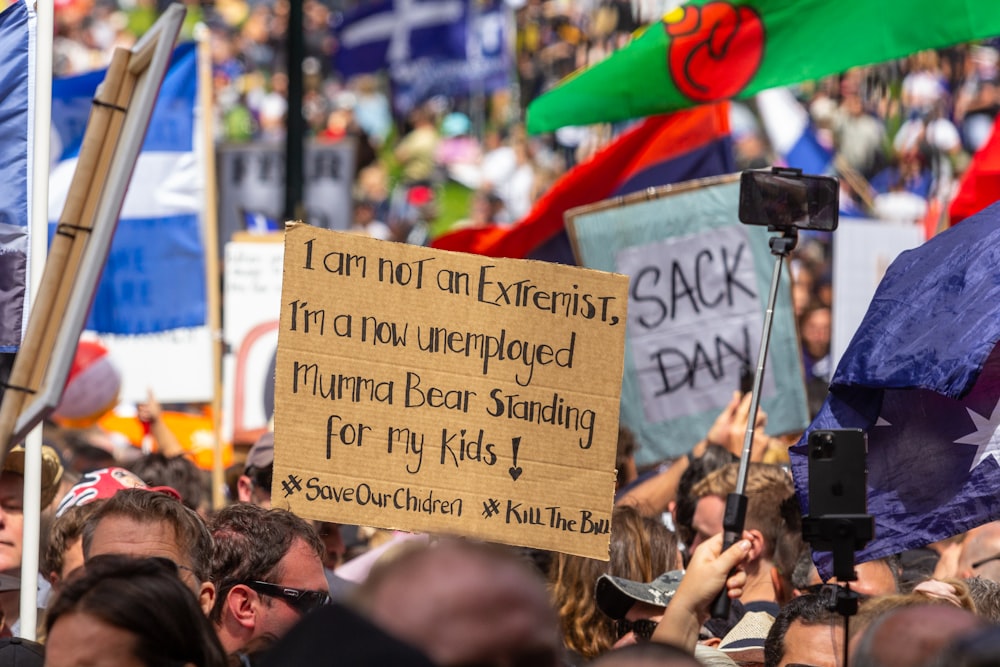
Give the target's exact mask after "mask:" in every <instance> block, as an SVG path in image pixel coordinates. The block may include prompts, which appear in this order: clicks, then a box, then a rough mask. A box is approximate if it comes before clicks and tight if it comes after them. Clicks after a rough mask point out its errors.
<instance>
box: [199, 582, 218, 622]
mask: <svg viewBox="0 0 1000 667" xmlns="http://www.w3.org/2000/svg"><path fill="white" fill-rule="evenodd" d="M198 604H199V605H200V606H201V611H202V612H203V613H204V614H205V616H208V615H209V614H211V613H212V607H213V606H215V584H213V583H212V582H210V581H204V582H202V584H201V588H200V589H199V590H198Z"/></svg>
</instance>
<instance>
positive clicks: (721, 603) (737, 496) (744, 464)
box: [712, 229, 799, 618]
mask: <svg viewBox="0 0 1000 667" xmlns="http://www.w3.org/2000/svg"><path fill="white" fill-rule="evenodd" d="M798 238H799V234H798V230H796V229H786V230H783V233H782V235H781V236H775V237H772V238H771V240H770V245H771V253H772V254H774V255H775V259H774V270H773V271H772V272H771V290H770V292H769V294H768V297H767V310H766V311H765V312H764V328H763V331H762V333H761V337H760V350H759V351H758V353H757V372H756V373H754V377H753V390H752V391H751V393H750V413H749V415H748V416H747V430H746V436H745V437H744V438H743V452H742V454H741V456H740V467H739V472H738V474H737V476H736V489H735V490H734V491H733V493H730V494H729V496H728V497H727V498H726V510H725V513H724V514H723V517H722V527H723V538H722V550H723V551H725V550H726V549H728V548H729V547H731V546H733V545H734V544H736V542H737V541H738V540H739V539H740V536H741V535H742V534H743V526H744V524H745V520H746V513H747V497H746V493H745V491H746V485H747V472H748V471H749V468H750V453H751V450H752V448H753V433H754V422H755V421H757V410H758V408H759V406H760V388H761V385H762V384H763V382H764V363H765V361H766V360H767V348H768V346H769V344H770V342H771V324H772V323H773V321H774V304H775V302H777V300H778V286H779V284H780V283H781V265H782V264H783V263H784V261H785V257H787V256H788V253H790V252H791V251H792V249H793V248H795V244H796V243H797V242H798ZM712 616H713V618H726V617H727V616H729V597H728V596H727V595H726V591H725V589H723V590H722V592H721V593H720V594H719V597H717V598H716V599H715V602H714V603H713V605H712Z"/></svg>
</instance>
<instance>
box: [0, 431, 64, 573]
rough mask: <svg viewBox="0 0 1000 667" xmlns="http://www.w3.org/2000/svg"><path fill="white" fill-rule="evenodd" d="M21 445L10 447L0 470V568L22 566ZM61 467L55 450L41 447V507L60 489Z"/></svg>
mask: <svg viewBox="0 0 1000 667" xmlns="http://www.w3.org/2000/svg"><path fill="white" fill-rule="evenodd" d="M24 455H25V452H24V447H22V446H21V445H17V446H16V447H13V448H12V449H11V450H10V451H9V452H7V456H6V457H5V458H4V461H3V468H2V469H0V571H6V570H16V569H17V568H19V567H20V566H21V556H22V554H23V549H24ZM62 474H63V467H62V463H60V462H59V456H58V455H57V454H56V451H55V450H54V449H52V448H51V447H49V446H48V445H43V446H42V490H41V506H42V508H43V509H44V508H46V507H48V506H49V505H50V504H51V503H52V501H53V499H54V498H55V495H56V492H57V491H58V490H59V480H60V479H62Z"/></svg>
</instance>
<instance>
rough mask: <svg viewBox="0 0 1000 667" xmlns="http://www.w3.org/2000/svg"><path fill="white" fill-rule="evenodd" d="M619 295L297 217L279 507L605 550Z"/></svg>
mask: <svg viewBox="0 0 1000 667" xmlns="http://www.w3.org/2000/svg"><path fill="white" fill-rule="evenodd" d="M626 289H627V280H626V279H625V277H624V276H616V275H612V274H607V273H602V272H597V271H591V270H587V269H581V268H579V267H567V266H559V265H555V264H548V263H543V262H530V261H523V260H506V259H489V258H484V257H479V256H473V255H466V254H462V253H452V252H444V251H439V250H432V249H428V248H423V247H416V246H411V245H403V244H395V243H387V242H382V241H376V240H373V239H370V238H367V237H362V236H358V235H353V234H346V233H338V232H330V231H326V230H321V229H317V228H314V227H309V226H306V225H292V226H290V227H289V228H288V229H287V231H286V234H285V261H284V281H283V286H282V299H281V304H282V308H281V321H280V328H279V332H278V358H277V366H276V374H275V378H276V379H275V429H274V432H275V456H276V458H275V471H274V486H273V502H274V505H275V506H276V507H286V508H289V509H291V510H292V511H294V512H296V513H298V514H301V515H303V516H307V517H309V518H313V519H322V520H328V521H335V522H340V523H354V524H362V525H373V526H380V527H385V528H400V529H405V530H413V531H425V532H431V533H433V532H446V533H453V534H458V535H466V536H472V537H477V538H482V539H489V540H494V541H498V542H505V543H509V544H517V545H524V546H532V547H537V548H542V549H551V550H556V551H563V552H567V553H573V554H577V555H581V556H588V557H593V558H600V559H604V560H606V559H607V558H608V547H609V543H610V520H611V511H612V502H613V495H614V483H615V471H614V461H615V450H616V443H617V439H618V406H619V392H620V388H621V376H622V350H623V346H624V340H625V327H624V324H625V317H626V312H625V311H626V298H627V293H626Z"/></svg>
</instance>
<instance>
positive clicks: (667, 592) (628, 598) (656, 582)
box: [595, 570, 684, 620]
mask: <svg viewBox="0 0 1000 667" xmlns="http://www.w3.org/2000/svg"><path fill="white" fill-rule="evenodd" d="M683 577H684V570H670V571H668V572H664V573H663V574H661V575H660V576H658V577H657V578H656V579H653V580H652V581H649V582H641V581H632V580H631V579H622V578H621V577H613V576H611V575H610V574H602V575H601V576H600V577H598V579H597V586H596V589H595V598H596V599H597V608H598V609H600V610H601V611H603V612H604V613H605V614H606V615H607V616H608V617H610V618H613V619H615V620H618V619H621V618H625V614H627V613H628V610H629V609H631V608H632V605H634V604H635V603H636V602H645V603H646V604H651V605H653V606H656V607H666V606H667V605H668V604H670V600H671V598H673V597H674V593H676V592H677V587H678V586H679V585H680V583H681V579H682V578H683Z"/></svg>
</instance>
